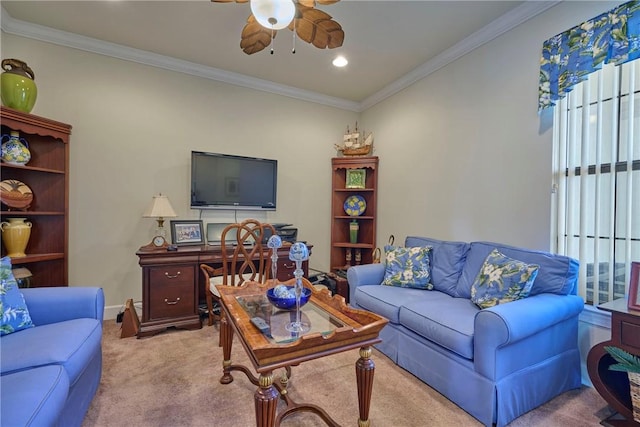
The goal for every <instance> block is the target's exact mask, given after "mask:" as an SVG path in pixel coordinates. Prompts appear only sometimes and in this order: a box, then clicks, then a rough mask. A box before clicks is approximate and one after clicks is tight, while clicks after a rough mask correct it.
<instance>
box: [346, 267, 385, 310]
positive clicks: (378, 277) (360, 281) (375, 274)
mask: <svg viewBox="0 0 640 427" xmlns="http://www.w3.org/2000/svg"><path fill="white" fill-rule="evenodd" d="M383 279H384V264H363V265H354V266H351V267H349V269H348V270H347V281H348V282H349V301H350V302H351V303H353V302H354V301H355V300H354V299H353V297H354V295H355V293H356V288H357V287H358V286H363V285H379V284H381V283H382V280H383Z"/></svg>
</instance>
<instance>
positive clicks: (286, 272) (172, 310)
mask: <svg viewBox="0 0 640 427" xmlns="http://www.w3.org/2000/svg"><path fill="white" fill-rule="evenodd" d="M308 246H309V250H310V251H311V249H312V247H313V246H311V245H308ZM136 255H137V256H138V263H139V264H140V266H141V267H142V319H141V321H140V329H139V331H138V334H137V335H138V338H141V337H145V336H150V335H155V334H157V333H159V332H162V331H164V330H166V329H167V328H169V327H175V328H182V329H197V328H201V327H202V323H201V322H200V311H199V305H200V301H201V300H204V298H205V292H206V289H207V288H206V286H207V284H206V283H205V278H204V276H203V275H202V274H201V272H200V268H199V267H200V264H209V265H211V266H212V267H214V268H217V267H219V266H221V265H222V254H221V251H220V247H219V246H211V245H201V246H181V247H178V250H177V251H168V250H166V249H151V250H149V249H147V250H145V249H143V248H140V249H139V250H138V252H136ZM294 271H295V263H294V262H293V261H291V260H289V246H283V247H282V248H280V249H279V250H278V280H280V281H285V280H289V279H291V278H293V277H294V276H293V272H294ZM303 271H304V276H305V277H309V263H308V261H305V262H304V263H303Z"/></svg>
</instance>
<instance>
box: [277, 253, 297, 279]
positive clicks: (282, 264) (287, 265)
mask: <svg viewBox="0 0 640 427" xmlns="http://www.w3.org/2000/svg"><path fill="white" fill-rule="evenodd" d="M294 271H296V263H295V262H294V261H291V260H289V259H287V258H279V259H278V280H279V281H281V282H285V281H287V280H289V279H293V278H294V277H295V276H294V275H293V272H294Z"/></svg>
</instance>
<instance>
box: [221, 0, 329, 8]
mask: <svg viewBox="0 0 640 427" xmlns="http://www.w3.org/2000/svg"><path fill="white" fill-rule="evenodd" d="M212 1H213V0H212ZM227 1H230V0H227ZM339 1H340V0H298V1H297V3H299V4H301V5H303V6H305V7H316V4H322V5H325V6H326V5H329V4H334V3H338V2H339Z"/></svg>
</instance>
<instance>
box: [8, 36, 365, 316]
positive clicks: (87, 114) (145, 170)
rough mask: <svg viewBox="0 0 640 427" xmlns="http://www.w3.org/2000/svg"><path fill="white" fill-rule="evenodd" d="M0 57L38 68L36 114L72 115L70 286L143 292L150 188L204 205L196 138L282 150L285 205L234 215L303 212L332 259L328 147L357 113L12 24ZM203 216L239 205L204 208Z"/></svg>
mask: <svg viewBox="0 0 640 427" xmlns="http://www.w3.org/2000/svg"><path fill="white" fill-rule="evenodd" d="M2 57H3V58H14V57H15V58H20V59H22V60H24V61H25V62H27V63H28V64H29V66H30V67H31V68H32V69H33V70H34V71H35V74H36V83H37V85H38V92H39V93H38V100H37V102H36V106H35V108H34V110H33V111H32V113H33V114H37V115H41V116H45V117H49V118H52V119H55V120H59V121H62V122H66V123H70V124H71V125H72V126H73V129H72V135H71V146H70V148H71V164H70V173H71V190H70V211H71V212H70V223H71V227H70V245H69V246H70V248H69V249H70V257H69V270H70V277H69V280H70V284H71V285H72V286H80V285H98V286H102V287H104V289H105V294H106V304H107V305H108V306H114V305H115V306H120V305H121V304H122V303H124V301H125V300H126V299H127V298H133V299H134V300H140V299H141V296H142V295H141V294H142V289H141V270H140V267H139V266H138V264H137V262H138V260H137V257H136V256H135V252H136V250H137V249H138V248H139V247H140V246H141V245H143V244H147V243H148V242H149V241H150V240H151V237H152V235H153V232H154V229H155V221H154V220H152V219H149V218H142V213H143V211H144V210H145V208H146V207H147V204H148V203H149V202H150V201H151V197H152V196H153V195H154V194H156V193H158V192H162V193H163V194H166V195H168V196H169V198H170V200H171V203H172V205H173V207H174V209H175V210H176V212H177V214H178V216H179V218H180V219H192V218H198V217H199V214H200V211H197V210H191V209H190V208H189V180H190V166H189V165H190V152H191V150H201V151H213V152H222V153H229V154H239V155H247V156H259V157H266V158H275V159H277V160H278V209H277V211H275V212H269V213H264V212H246V211H238V217H237V218H238V219H244V218H247V217H257V218H258V219H263V220H268V221H271V222H290V223H293V224H295V225H296V226H297V227H299V230H300V231H299V236H298V237H299V239H300V240H307V241H308V242H309V243H312V244H314V245H315V249H314V250H313V255H312V257H311V267H312V268H317V269H322V270H326V268H327V266H328V264H329V261H328V258H329V249H328V248H329V238H330V236H329V221H330V215H329V212H330V209H329V203H330V193H329V188H330V182H331V178H330V171H331V166H330V160H329V159H330V158H331V157H332V156H334V155H335V150H334V148H333V144H334V143H335V142H339V141H340V139H341V135H342V133H343V132H344V129H345V128H346V126H347V125H348V124H350V123H354V122H355V120H356V118H357V114H356V113H353V112H348V111H343V110H339V109H335V108H330V107H326V106H322V105H318V104H313V103H309V102H303V101H298V100H294V99H291V98H287V97H282V96H277V95H273V94H268V93H265V92H258V91H254V90H249V89H245V88H241V87H237V86H232V85H228V84H222V83H218V82H215V81H211V80H206V79H202V78H197V77H193V76H188V75H184V74H179V73H175V72H171V71H166V70H161V69H156V68H152V67H148V66H144V65H140V64H136V63H132V62H126V61H122V60H118V59H114V58H110V57H105V56H100V55H96V54H91V53H87V52H83V51H79V50H75V49H69V48H65V47H60V46H56V45H50V44H47V43H42V42H38V41H34V40H30V39H27V38H22V37H16V36H11V35H7V34H3V36H2ZM36 196H37V195H36ZM203 219H204V221H205V222H215V221H227V220H233V219H234V216H233V211H204V214H203ZM167 225H168V222H167Z"/></svg>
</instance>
